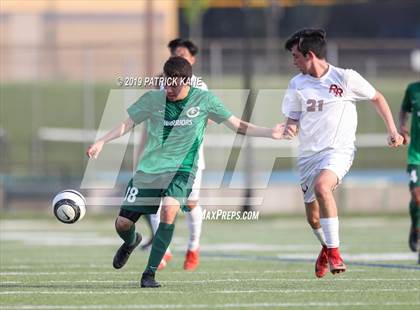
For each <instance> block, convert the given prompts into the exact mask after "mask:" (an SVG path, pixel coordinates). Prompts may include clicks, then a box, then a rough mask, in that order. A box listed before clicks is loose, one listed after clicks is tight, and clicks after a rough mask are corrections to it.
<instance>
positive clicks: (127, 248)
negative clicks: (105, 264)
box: [112, 209, 142, 269]
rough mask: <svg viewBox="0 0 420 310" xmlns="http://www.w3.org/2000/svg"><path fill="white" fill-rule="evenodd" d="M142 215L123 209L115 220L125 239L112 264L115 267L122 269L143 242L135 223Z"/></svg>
mask: <svg viewBox="0 0 420 310" xmlns="http://www.w3.org/2000/svg"><path fill="white" fill-rule="evenodd" d="M140 215H141V214H140V213H139V212H135V211H129V210H125V209H121V211H120V214H119V215H118V217H117V219H116V221H115V229H116V231H117V233H118V235H119V236H120V237H121V239H123V241H124V243H123V244H122V245H121V247H120V248H119V249H118V250H117V252H116V253H115V256H114V260H113V263H112V265H113V266H114V268H115V269H120V268H122V267H123V266H124V265H125V264H126V262H127V260H128V258H129V257H130V255H131V253H132V252H133V250H134V249H135V248H136V247H137V246H138V245H139V244H140V242H141V239H142V237H141V235H140V234H139V233H136V225H135V223H136V222H137V220H138V219H139V218H140Z"/></svg>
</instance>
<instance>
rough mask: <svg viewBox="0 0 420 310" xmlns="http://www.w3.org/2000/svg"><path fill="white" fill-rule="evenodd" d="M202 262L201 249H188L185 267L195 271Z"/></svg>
mask: <svg viewBox="0 0 420 310" xmlns="http://www.w3.org/2000/svg"><path fill="white" fill-rule="evenodd" d="M199 262H200V254H199V251H198V250H196V251H190V250H188V251H187V254H186V255H185V261H184V269H185V270H189V271H194V270H195V269H196V268H197V266H198V263H199Z"/></svg>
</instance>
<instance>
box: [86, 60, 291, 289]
mask: <svg viewBox="0 0 420 310" xmlns="http://www.w3.org/2000/svg"><path fill="white" fill-rule="evenodd" d="M163 71H164V74H165V78H167V81H166V82H167V83H166V85H165V89H164V90H160V91H157V90H155V91H149V92H147V93H145V94H144V95H143V96H142V97H140V98H139V99H138V100H137V101H136V102H135V103H134V104H133V105H131V106H130V107H129V108H128V110H127V111H128V114H129V118H128V119H127V120H125V121H124V122H122V123H121V124H119V125H118V126H117V127H115V128H114V129H112V130H111V131H109V132H108V133H107V134H106V135H105V136H104V137H102V138H101V139H99V140H98V141H96V142H95V143H94V144H92V145H91V146H89V148H88V149H87V152H86V153H87V155H88V156H89V158H97V156H98V154H99V153H100V152H101V150H102V148H103V146H104V144H105V143H108V142H109V141H111V140H113V139H116V138H118V137H121V136H123V135H124V134H126V133H127V132H128V131H130V130H131V129H132V128H133V127H134V126H135V125H137V124H140V123H141V122H144V121H145V122H146V125H147V132H148V139H147V142H146V146H145V150H144V153H143V156H142V159H141V161H140V162H139V164H138V167H137V172H136V173H135V175H134V176H133V178H132V180H131V181H130V182H129V184H128V186H127V190H126V193H125V198H124V201H123V204H122V206H121V210H120V213H119V215H118V217H117V219H116V222H115V228H116V230H117V233H118V235H119V236H120V237H121V238H122V239H123V240H124V243H123V245H122V246H121V247H120V248H119V249H118V251H117V252H116V254H115V256H114V261H113V266H114V268H116V269H119V268H121V267H123V266H124V265H125V263H126V262H127V260H128V258H129V256H130V254H131V253H132V251H133V250H134V248H135V247H136V246H138V245H139V243H140V241H141V235H140V234H139V233H136V230H135V223H136V222H137V220H138V219H139V218H140V216H141V215H142V214H154V213H156V211H157V209H158V208H159V204H160V202H161V199H162V204H161V217H160V223H159V227H158V229H157V231H156V234H155V237H154V239H153V243H152V249H151V252H150V256H149V261H148V263H147V265H146V268H145V271H144V272H143V275H142V278H141V281H140V285H141V287H159V286H160V284H159V283H158V282H156V281H155V272H156V270H157V267H158V265H159V263H160V262H161V260H162V257H163V255H164V254H165V251H166V249H167V248H168V246H169V243H170V242H171V239H172V235H173V232H174V223H175V218H176V215H177V213H178V211H179V209H180V208H183V209H184V208H185V204H186V200H187V198H188V196H189V194H190V193H191V187H192V183H193V181H194V178H195V172H196V169H197V159H198V150H199V148H200V145H201V143H202V140H203V136H204V132H205V129H206V125H207V120H208V119H211V120H212V121H215V122H216V123H222V122H223V124H225V125H226V126H227V127H229V128H230V129H232V130H233V131H236V132H237V133H239V134H243V135H245V134H246V135H250V136H256V137H267V138H273V139H282V138H283V131H284V126H283V125H276V126H275V127H274V128H273V129H271V128H266V127H259V126H256V125H253V124H251V123H247V122H244V121H242V120H240V119H239V118H237V117H235V116H234V115H232V113H231V112H230V111H229V110H228V109H227V108H226V107H225V106H224V105H223V103H222V102H221V101H220V99H218V98H217V97H216V96H214V95H213V94H212V93H211V92H208V91H203V90H200V89H198V88H195V87H191V86H189V85H188V84H185V83H183V82H185V81H188V79H189V78H191V76H192V68H191V64H190V63H189V62H188V61H187V60H186V59H184V58H182V57H172V58H170V59H169V60H167V61H166V63H165V65H164V68H163ZM186 211H188V210H186Z"/></svg>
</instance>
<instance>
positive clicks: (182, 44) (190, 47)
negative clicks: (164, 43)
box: [168, 38, 198, 56]
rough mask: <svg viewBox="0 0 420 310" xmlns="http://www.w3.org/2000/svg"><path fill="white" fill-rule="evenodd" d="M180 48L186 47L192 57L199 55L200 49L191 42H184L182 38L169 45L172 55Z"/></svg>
mask: <svg viewBox="0 0 420 310" xmlns="http://www.w3.org/2000/svg"><path fill="white" fill-rule="evenodd" d="M178 47H185V48H186V49H188V51H189V52H190V54H191V55H192V56H195V55H197V54H198V47H197V45H195V44H194V43H192V42H191V41H190V40H184V39H181V38H177V39H174V40H172V41H170V42H169V43H168V48H169V50H170V51H171V54H173V53H175V50H176V49H177V48H178Z"/></svg>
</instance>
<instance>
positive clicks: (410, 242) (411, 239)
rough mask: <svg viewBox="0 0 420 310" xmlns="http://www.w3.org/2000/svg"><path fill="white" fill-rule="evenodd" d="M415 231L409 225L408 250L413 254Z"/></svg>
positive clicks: (415, 244)
mask: <svg viewBox="0 0 420 310" xmlns="http://www.w3.org/2000/svg"><path fill="white" fill-rule="evenodd" d="M417 234H418V232H417V229H416V228H415V227H413V225H411V227H410V234H409V236H408V246H409V247H410V250H411V251H413V252H417V237H418V236H417Z"/></svg>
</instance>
